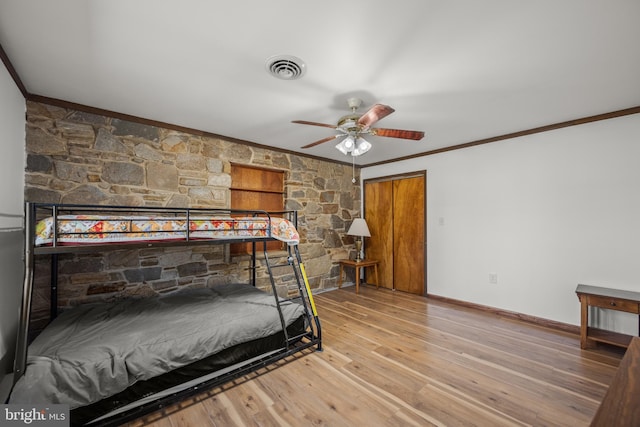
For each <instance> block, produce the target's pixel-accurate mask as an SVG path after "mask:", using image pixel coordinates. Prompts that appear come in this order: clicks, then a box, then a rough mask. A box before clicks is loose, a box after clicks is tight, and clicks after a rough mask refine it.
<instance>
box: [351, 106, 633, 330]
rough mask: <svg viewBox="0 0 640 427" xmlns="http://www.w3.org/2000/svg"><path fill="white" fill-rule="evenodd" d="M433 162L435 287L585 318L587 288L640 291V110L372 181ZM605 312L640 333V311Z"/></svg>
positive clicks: (571, 319)
mask: <svg viewBox="0 0 640 427" xmlns="http://www.w3.org/2000/svg"><path fill="white" fill-rule="evenodd" d="M423 143H424V144H425V149H428V144H429V139H428V134H427V138H426V139H425V140H424V142H423ZM374 149H375V147H374ZM424 169H426V170H427V190H426V191H427V287H428V292H429V293H431V294H434V295H440V296H445V297H449V298H454V299H458V300H463V301H469V302H473V303H477V304H482V305H486V306H491V307H496V308H501V309H505V310H510V311H515V312H519V313H524V314H528V315H532V316H537V317H541V318H545V319H551V320H555V321H559V322H563V323H568V324H573V325H578V324H579V323H580V305H579V302H578V299H577V297H576V294H575V288H576V286H577V284H579V283H583V284H589V285H596V286H606V287H612V288H618V289H626V290H634V291H640V114H636V115H632V116H626V117H619V118H615V119H610V120H607V121H600V122H594V123H589V124H585V125H580V126H574V127H569V128H564V129H559V130H555V131H551V132H546V133H540V134H535V135H529V136H526V137H521V138H516V139H511V140H507V141H501V142H496V143H492V144H487V145H481V146H477V147H473V148H467V149H462V150H457V151H451V152H447V153H441V154H436V155H432V156H425V157H422V158H417V159H411V160H405V161H402V162H396V163H393V164H388V165H379V166H374V167H369V168H365V169H364V170H363V171H362V178H363V179H368V178H373V177H380V176H386V175H392V174H398V173H403V172H409V171H416V170H424ZM490 273H495V274H497V277H498V281H497V284H491V283H489V275H490ZM599 314H600V315H601V319H600V323H599V324H600V325H601V326H605V327H610V328H613V329H614V330H618V331H621V332H627V333H635V334H637V332H638V321H637V317H635V316H632V315H626V314H623V315H620V313H617V314H615V313H614V314H610V312H609V313H606V314H605V313H602V312H601V313H599Z"/></svg>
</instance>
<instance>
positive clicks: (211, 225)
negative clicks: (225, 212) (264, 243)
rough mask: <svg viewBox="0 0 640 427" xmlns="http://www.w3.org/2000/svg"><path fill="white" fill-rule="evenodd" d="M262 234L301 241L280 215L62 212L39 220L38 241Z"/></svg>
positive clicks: (91, 242) (138, 240)
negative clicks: (192, 215) (89, 213)
mask: <svg viewBox="0 0 640 427" xmlns="http://www.w3.org/2000/svg"><path fill="white" fill-rule="evenodd" d="M56 222H57V230H56V231H55V236H54V227H55V226H54V223H56ZM187 222H188V224H189V227H188V228H187ZM261 237H265V238H268V237H271V238H274V239H277V240H280V241H283V242H285V243H287V244H290V245H295V244H297V243H298V242H299V241H300V236H299V234H298V231H297V230H296V228H295V226H294V225H293V223H292V222H291V221H288V220H286V219H284V218H279V217H270V218H266V217H243V218H237V217H204V216H194V217H189V220H188V221H187V219H186V218H185V217H182V218H180V217H154V216H114V215H106V216H105V215H59V216H57V217H56V219H55V220H54V218H53V217H48V218H45V219H43V220H41V221H39V222H38V224H37V225H36V239H35V245H36V246H41V245H46V244H52V243H53V242H54V240H55V243H56V244H70V243H73V244H82V243H89V244H96V243H110V242H111V243H113V242H117V243H125V242H149V241H151V242H153V241H160V240H184V239H187V238H189V239H194V240H195V239H243V238H244V239H246V238H261Z"/></svg>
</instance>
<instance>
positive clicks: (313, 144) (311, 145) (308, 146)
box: [301, 135, 344, 148]
mask: <svg viewBox="0 0 640 427" xmlns="http://www.w3.org/2000/svg"><path fill="white" fill-rule="evenodd" d="M341 136H344V135H333V136H328V137H326V138H322V139H321V140H319V141H316V142H312V143H311V144H307V145H304V146H303V147H301V148H311V147H315V146H316V145H320V144H322V143H324V142H328V141H331V140H332V139H336V138H338V137H341Z"/></svg>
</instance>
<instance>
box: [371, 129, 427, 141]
mask: <svg viewBox="0 0 640 427" xmlns="http://www.w3.org/2000/svg"><path fill="white" fill-rule="evenodd" d="M371 135H377V136H388V137H391V138H401V139H414V140H416V141H418V140H420V139H422V138H424V132H420V131H417V130H401V129H378V128H376V129H371Z"/></svg>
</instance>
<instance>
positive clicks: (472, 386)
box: [129, 286, 623, 427]
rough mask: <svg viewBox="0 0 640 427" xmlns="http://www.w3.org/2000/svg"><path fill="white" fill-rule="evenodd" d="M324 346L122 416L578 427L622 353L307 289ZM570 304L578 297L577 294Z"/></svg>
mask: <svg viewBox="0 0 640 427" xmlns="http://www.w3.org/2000/svg"><path fill="white" fill-rule="evenodd" d="M315 301H316V305H317V308H318V313H319V316H320V319H321V322H322V328H323V329H322V332H323V344H324V351H323V352H313V351H310V352H307V353H306V354H304V355H302V356H298V357H294V358H291V360H288V361H287V362H286V363H285V362H282V363H279V364H278V365H277V366H273V367H270V368H269V369H265V370H264V371H263V372H259V373H257V374H255V375H251V376H250V377H248V378H244V379H242V380H239V381H236V382H235V383H234V384H229V385H228V386H225V387H223V389H219V390H214V391H213V392H211V393H204V394H202V395H200V396H198V397H197V398H194V399H191V400H189V401H186V402H183V403H182V404H180V405H175V406H173V407H168V408H166V409H165V410H163V411H159V412H157V413H154V414H151V415H149V416H147V417H145V418H142V419H139V420H136V421H134V422H131V423H129V426H130V427H140V426H154V427H178V426H180V427H182V426H198V427H202V426H225V427H226V426H252V425H256V426H257V425H260V426H287V425H289V426H308V425H326V426H399V425H409V426H411V425H413V426H429V425H434V426H468V425H476V426H528V425H530V426H586V425H589V422H590V420H591V419H592V417H593V415H594V414H595V413H596V410H597V408H598V405H599V403H600V401H601V400H602V398H603V396H604V394H605V392H606V390H607V387H608V384H609V383H610V381H611V380H612V378H613V376H614V374H615V371H616V368H617V366H618V364H619V363H620V359H621V358H622V355H623V351H622V350H619V349H616V348H613V347H598V348H596V349H591V350H581V349H580V338H579V336H578V335H574V334H571V333H568V332H562V331H557V330H552V329H547V328H543V327H540V326H536V325H533V324H530V323H525V322H522V321H519V320H515V319H508V318H504V317H500V316H498V315H496V314H492V313H488V312H484V311H479V310H475V309H472V308H466V307H460V306H457V305H452V304H449V303H447V302H443V301H435V300H429V299H427V298H422V297H417V296H415V295H410V294H405V293H401V292H392V291H389V290H386V289H382V288H381V289H379V290H376V289H375V287H369V286H362V287H361V288H360V294H359V295H356V294H355V288H354V287H347V288H342V289H340V290H335V291H330V292H325V293H322V294H318V295H316V296H315ZM576 304H577V302H576Z"/></svg>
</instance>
